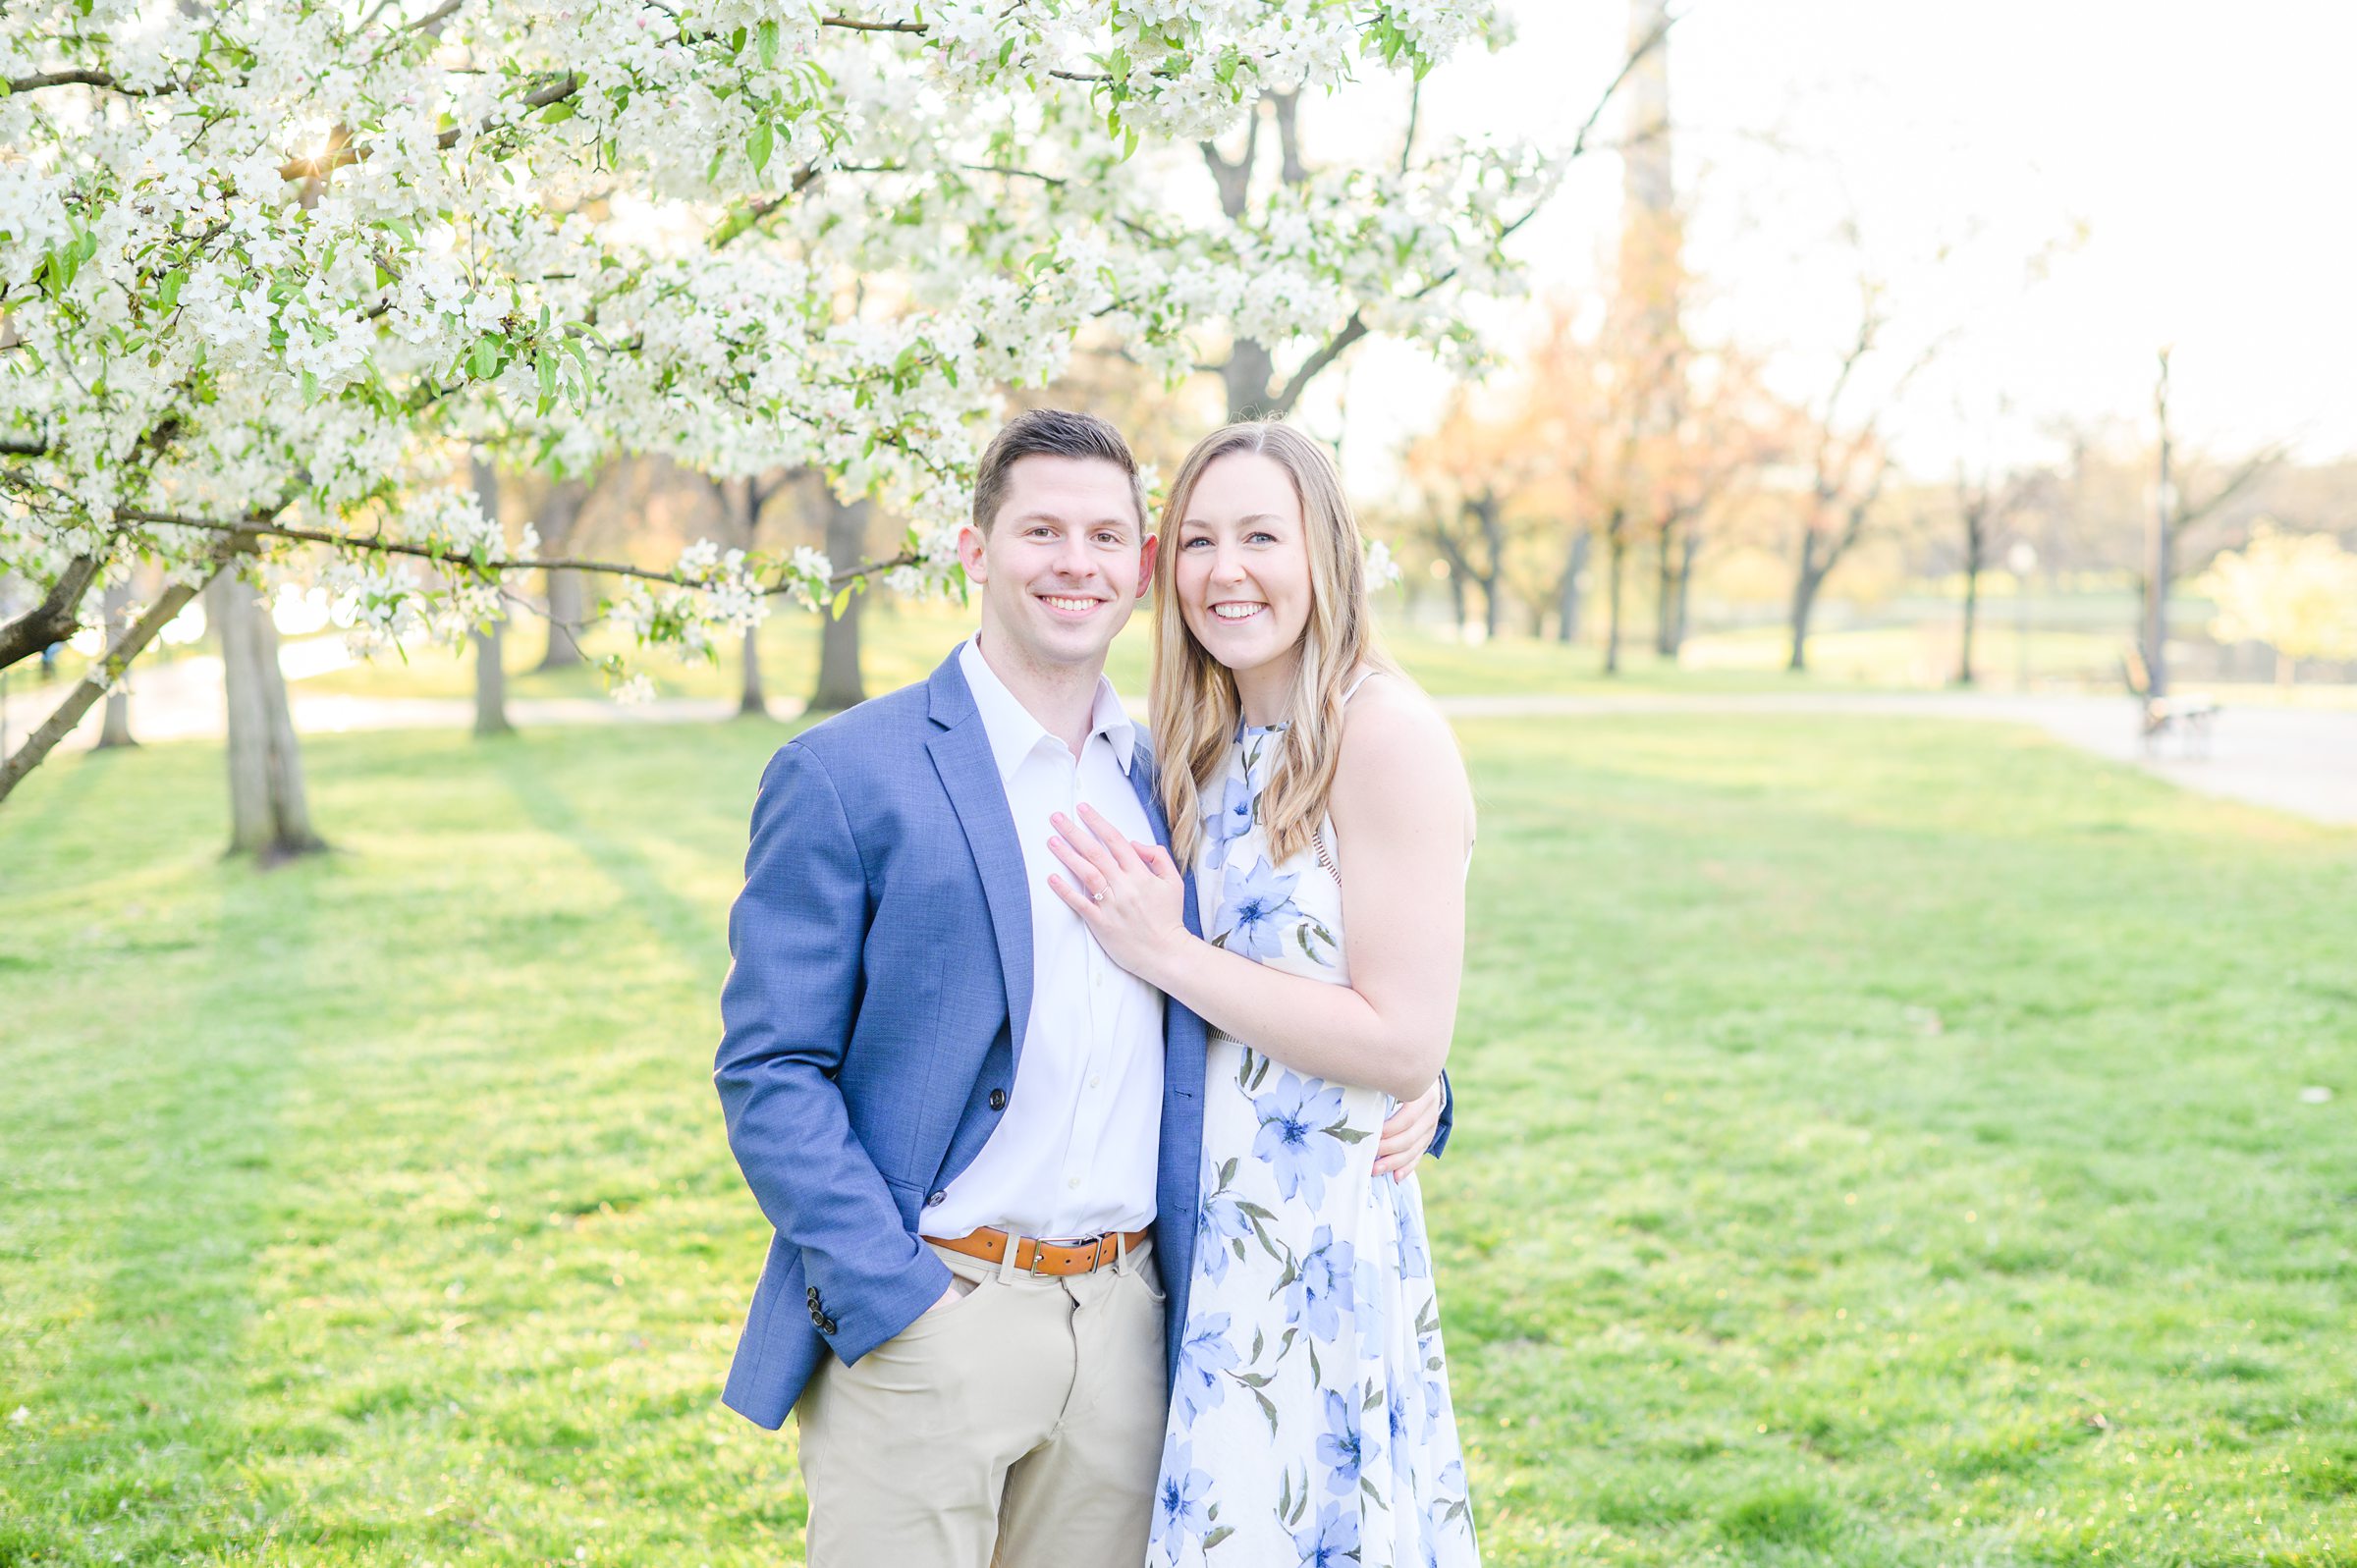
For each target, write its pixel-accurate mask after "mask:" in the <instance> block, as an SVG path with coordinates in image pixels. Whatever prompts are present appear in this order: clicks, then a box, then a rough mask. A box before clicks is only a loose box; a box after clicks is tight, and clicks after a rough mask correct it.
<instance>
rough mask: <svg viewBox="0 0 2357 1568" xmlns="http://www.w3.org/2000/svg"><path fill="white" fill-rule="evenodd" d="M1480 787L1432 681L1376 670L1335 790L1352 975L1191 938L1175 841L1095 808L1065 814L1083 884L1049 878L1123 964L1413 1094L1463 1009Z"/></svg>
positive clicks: (1316, 1068)
mask: <svg viewBox="0 0 2357 1568" xmlns="http://www.w3.org/2000/svg"><path fill="white" fill-rule="evenodd" d="M1469 799H1470V792H1469V790H1468V789H1467V787H1466V784H1465V775H1464V766H1463V764H1462V763H1461V762H1459V761H1458V759H1457V752H1456V743H1455V739H1454V737H1453V736H1452V735H1451V734H1450V732H1449V727H1448V724H1447V722H1446V721H1445V720H1443V719H1442V718H1441V716H1440V714H1439V713H1438V712H1437V711H1436V710H1434V709H1433V708H1432V706H1431V705H1430V704H1429V703H1428V702H1426V701H1425V700H1424V699H1423V698H1422V697H1421V695H1420V694H1418V693H1416V692H1415V691H1414V690H1413V689H1412V688H1409V687H1406V686H1405V685H1404V683H1402V682H1395V681H1377V682H1375V683H1374V684H1373V685H1370V686H1369V687H1367V689H1366V691H1365V692H1364V694H1363V695H1362V696H1360V697H1359V699H1358V700H1356V701H1354V702H1352V703H1351V705H1350V708H1349V710H1348V718H1347V719H1346V721H1345V723H1344V726H1343V755H1342V761H1341V764H1340V766H1339V768H1338V770H1337V772H1336V774H1335V783H1334V793H1333V797H1332V799H1331V801H1330V809H1331V811H1332V814H1333V817H1334V826H1335V835H1336V837H1337V838H1339V839H1340V840H1341V842H1340V843H1339V844H1338V845H1336V846H1334V847H1335V849H1336V851H1337V853H1338V854H1339V856H1340V863H1341V864H1342V866H1343V944H1344V950H1345V951H1346V952H1347V953H1348V955H1349V960H1350V976H1351V983H1350V984H1349V985H1347V986H1336V985H1329V984H1326V983H1324V982H1321V981H1316V980H1310V979H1306V978H1301V977H1297V976H1293V975H1288V974H1282V973H1280V972H1278V971H1277V970H1274V969H1270V968H1268V967H1266V966H1264V965H1262V964H1258V963H1255V962H1253V961H1252V960H1251V959H1249V958H1246V957H1243V956H1241V955H1239V954H1236V953H1232V952H1226V951H1223V950H1221V949H1220V948H1218V947H1214V946H1211V945H1210V944H1209V943H1207V942H1205V941H1203V940H1201V939H1200V938H1197V937H1193V936H1190V935H1189V934H1188V933H1187V931H1186V928H1185V924H1184V922H1183V919H1182V917H1181V914H1180V887H1179V882H1178V871H1177V868H1176V867H1175V866H1173V865H1172V863H1171V859H1170V856H1169V854H1168V853H1166V852H1165V851H1163V850H1161V849H1159V848H1157V847H1155V846H1153V845H1151V844H1132V843H1130V842H1128V841H1127V840H1126V839H1124V838H1122V837H1121V835H1120V834H1119V832H1118V831H1117V830H1115V829H1114V827H1113V825H1112V824H1111V823H1109V822H1107V821H1106V820H1105V819H1104V818H1102V817H1100V816H1098V815H1097V814H1096V813H1095V812H1093V811H1090V810H1089V809H1088V808H1086V807H1083V808H1082V811H1083V813H1084V820H1083V822H1082V823H1071V822H1069V821H1068V820H1067V819H1064V818H1062V817H1059V818H1057V819H1056V822H1057V827H1058V829H1059V831H1061V832H1062V833H1063V834H1064V839H1063V840H1059V841H1057V842H1056V843H1055V844H1054V845H1053V847H1054V848H1055V849H1056V852H1057V854H1058V855H1059V857H1061V858H1062V859H1063V860H1064V863H1065V865H1066V867H1067V868H1068V869H1069V870H1070V871H1071V872H1072V874H1073V878H1074V879H1076V880H1077V882H1078V883H1079V884H1080V887H1077V888H1076V887H1074V886H1073V885H1072V884H1071V882H1069V881H1068V880H1067V879H1064V878H1052V879H1050V881H1051V885H1052V886H1053V887H1054V888H1055V889H1056V892H1057V893H1058V894H1059V895H1060V896H1061V897H1063V898H1064V900H1065V901H1066V902H1067V903H1068V904H1069V905H1071V907H1072V908H1073V910H1074V911H1075V912H1077V913H1078V914H1079V915H1080V917H1081V919H1083V920H1084V921H1086V922H1087V923H1088V925H1089V928H1090V930H1091V931H1092V932H1094V933H1095V934H1096V937H1097V940H1098V942H1099V943H1100V944H1102V945H1103V946H1104V947H1105V950H1106V952H1107V953H1108V954H1109V955H1110V956H1111V957H1112V958H1113V959H1114V961H1115V962H1117V963H1119V964H1121V965H1122V966H1123V967H1124V968H1125V969H1128V970H1129V971H1130V972H1131V973H1133V974H1135V975H1137V976H1138V978H1140V979H1142V980H1144V981H1146V982H1147V983H1148V984H1150V985H1153V986H1156V987H1159V988H1160V989H1161V990H1162V991H1163V992H1164V993H1165V994H1166V995H1168V996H1170V997H1171V998H1173V999H1174V1000H1177V1001H1178V1002H1180V1003H1181V1004H1183V1005H1184V1006H1186V1007H1188V1008H1190V1009H1192V1010H1193V1011H1194V1012H1195V1013H1197V1014H1199V1015H1200V1016H1201V1017H1202V1018H1203V1019H1204V1020H1205V1021H1206V1022H1208V1023H1210V1024H1212V1025H1213V1026H1215V1027H1217V1028H1219V1029H1221V1030H1224V1031H1225V1032H1227V1033H1228V1034H1231V1035H1233V1036H1234V1037H1235V1038H1237V1039H1239V1040H1243V1041H1246V1042H1248V1043H1249V1044H1250V1045H1251V1046H1252V1048H1253V1049H1254V1050H1256V1051H1260V1052H1262V1053H1265V1054H1268V1055H1270V1056H1273V1057H1275V1058H1276V1059H1277V1060H1278V1061H1280V1062H1283V1063H1284V1064H1285V1065H1286V1066H1288V1067H1290V1068H1292V1069H1293V1070H1294V1071H1296V1072H1302V1073H1309V1074H1312V1075H1314V1076H1316V1077H1320V1078H1324V1079H1327V1080H1329V1081H1332V1082H1336V1083H1349V1084H1364V1085H1367V1086H1369V1087H1372V1088H1377V1089H1381V1090H1384V1091H1385V1092H1387V1093H1389V1094H1391V1095H1392V1096H1394V1097H1395V1098H1397V1099H1399V1100H1412V1099H1415V1098H1416V1097H1417V1096H1419V1095H1421V1094H1422V1093H1424V1091H1425V1090H1426V1089H1428V1088H1429V1087H1431V1085H1432V1082H1433V1079H1434V1078H1436V1077H1437V1076H1438V1075H1439V1073H1440V1070H1441V1065H1442V1063H1443V1061H1444V1060H1446V1058H1447V1056H1448V1054H1449V1040H1450V1035H1451V1034H1452V1032H1453V1029H1454V1027H1455V1022H1456V996H1457V987H1458V984H1459V981H1460V979H1461V975H1462V970H1463V965H1464V943H1465V934H1464V924H1465V915H1464V909H1465V893H1464V887H1465V884H1464V865H1465V861H1464V856H1465V844H1466V841H1467V839H1468V837H1469V827H1470V824H1469V820H1468V819H1469V815H1470V811H1471V806H1470V803H1469ZM1083 889H1085V891H1082V890H1083ZM1100 891H1101V892H1103V895H1104V896H1103V898H1102V900H1101V901H1092V899H1091V897H1090V894H1091V893H1094V892H1100Z"/></svg>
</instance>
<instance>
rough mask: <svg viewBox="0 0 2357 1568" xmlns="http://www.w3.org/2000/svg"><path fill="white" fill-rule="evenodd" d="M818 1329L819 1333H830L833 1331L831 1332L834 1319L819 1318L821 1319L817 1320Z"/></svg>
mask: <svg viewBox="0 0 2357 1568" xmlns="http://www.w3.org/2000/svg"><path fill="white" fill-rule="evenodd" d="M818 1331H819V1332H820V1333H822V1334H831V1333H833V1332H834V1331H835V1320H834V1319H832V1318H821V1319H819V1320H818Z"/></svg>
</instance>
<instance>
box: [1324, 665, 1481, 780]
mask: <svg viewBox="0 0 2357 1568" xmlns="http://www.w3.org/2000/svg"><path fill="white" fill-rule="evenodd" d="M1334 785H1335V793H1336V795H1337V797H1338V803H1341V797H1343V796H1345V795H1346V796H1348V797H1349V801H1348V804H1361V803H1366V802H1371V801H1373V800H1375V799H1379V798H1380V799H1387V800H1389V801H1391V802H1394V803H1397V804H1398V805H1401V806H1410V801H1411V800H1412V801H1414V802H1415V803H1416V804H1417V805H1429V804H1431V803H1432V801H1433V800H1434V799H1435V798H1437V797H1452V798H1455V799H1463V798H1464V797H1465V794H1466V784H1465V765H1464V762H1463V760H1462V759H1461V758H1460V757H1459V756H1458V755H1457V749H1456V733H1455V731H1454V730H1451V729H1450V728H1449V721H1448V719H1446V718H1445V717H1443V715H1442V713H1441V710H1440V709H1439V708H1438V707H1437V706H1435V705H1434V703H1433V700H1432V699H1431V698H1430V697H1428V696H1426V695H1425V694H1424V691H1423V689H1422V688H1421V687H1419V686H1418V685H1417V684H1416V683H1415V682H1414V681H1412V680H1410V679H1408V678H1407V677H1406V676H1402V675H1398V674H1395V673H1393V672H1390V671H1386V672H1384V673H1383V674H1382V675H1379V676H1375V677H1373V678H1371V679H1369V680H1368V681H1367V682H1366V683H1365V684H1364V685H1362V686H1360V687H1359V688H1358V691H1357V693H1356V695H1354V696H1352V697H1351V699H1350V702H1349V705H1348V706H1347V707H1345V708H1344V709H1343V751H1342V758H1341V764H1340V766H1339V767H1338V768H1337V769H1336V770H1335V781H1334ZM1344 809H1345V810H1346V809H1347V805H1345V808H1344ZM1410 809H1414V808H1413V806H1410Z"/></svg>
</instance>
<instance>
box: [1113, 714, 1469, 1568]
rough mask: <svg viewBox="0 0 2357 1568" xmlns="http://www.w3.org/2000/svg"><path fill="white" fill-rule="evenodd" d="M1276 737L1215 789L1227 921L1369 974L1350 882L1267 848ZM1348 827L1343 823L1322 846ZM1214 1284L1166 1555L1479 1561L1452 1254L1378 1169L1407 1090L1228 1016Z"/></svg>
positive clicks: (1219, 1084)
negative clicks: (1445, 1274) (1321, 1059)
mask: <svg viewBox="0 0 2357 1568" xmlns="http://www.w3.org/2000/svg"><path fill="white" fill-rule="evenodd" d="M1279 732H1280V731H1277V730H1244V731H1243V732H1242V733H1241V734H1240V735H1239V736H1238V737H1237V740H1236V743H1235V745H1234V746H1233V749H1232V750H1231V752H1230V755H1229V762H1228V767H1227V771H1226V773H1225V775H1224V776H1223V777H1222V778H1220V779H1218V780H1216V781H1213V784H1212V787H1210V788H1208V789H1206V790H1205V791H1204V800H1205V809H1204V838H1203V845H1202V848H1201V850H1200V851H1199V852H1198V854H1197V857H1196V864H1195V868H1194V870H1195V880H1196V890H1197V894H1198V896H1199V898H1200V899H1201V902H1202V907H1203V908H1204V909H1206V910H1208V911H1211V920H1210V924H1209V926H1208V928H1207V934H1208V935H1209V937H1210V938H1211V940H1212V941H1213V942H1214V943H1215V944H1217V945H1218V946H1223V947H1225V948H1227V949H1228V950H1229V951H1230V952H1233V953H1238V954H1240V955H1242V956H1244V957H1248V958H1251V959H1253V960H1254V961H1255V962H1258V963H1262V964H1266V965H1268V966H1269V967H1271V968H1274V969H1278V970H1281V971H1283V972H1285V973H1287V974H1291V975H1298V976H1305V977H1309V978H1314V979H1318V980H1324V981H1330V982H1333V983H1335V984H1338V985H1347V984H1349V980H1350V976H1349V965H1348V963H1347V961H1346V959H1345V956H1344V954H1343V946H1342V940H1341V938H1342V914H1343V908H1342V888H1341V886H1340V885H1339V884H1338V883H1337V882H1336V880H1335V876H1334V873H1333V871H1332V870H1330V869H1329V868H1328V867H1327V866H1326V865H1323V864H1321V862H1320V859H1319V856H1318V854H1317V851H1316V849H1315V848H1314V847H1312V848H1309V849H1304V850H1303V851H1301V852H1300V853H1298V854H1296V855H1293V856H1290V857H1288V858H1287V859H1286V860H1284V861H1278V860H1276V859H1274V858H1273V857H1272V856H1271V855H1270V854H1269V846H1268V837H1267V833H1266V831H1265V827H1264V825H1263V823H1262V821H1261V810H1260V804H1261V795H1262V793H1263V791H1265V790H1266V788H1267V786H1268V782H1269V781H1268V775H1269V772H1270V771H1271V765H1272V764H1273V762H1274V760H1275V755H1276V751H1277V746H1276V745H1275V744H1274V743H1273V742H1274V741H1275V738H1276V736H1277V735H1278V733H1279ZM1316 841H1322V842H1324V843H1326V844H1329V845H1331V844H1333V843H1334V842H1335V835H1334V826H1333V824H1332V823H1331V822H1327V823H1324V824H1322V825H1321V834H1320V838H1319V839H1318V840H1316ZM1210 1053H1211V1054H1210V1059H1209V1064H1208V1066H1209V1071H1208V1073H1207V1076H1206V1080H1205V1086H1204V1108H1203V1109H1204V1116H1203V1164H1202V1170H1201V1177H1200V1183H1199V1187H1198V1201H1197V1204H1196V1211H1195V1227H1196V1228H1195V1258H1194V1278H1193V1280H1192V1281H1191V1283H1190V1285H1189V1289H1188V1302H1187V1321H1186V1324H1185V1325H1184V1327H1183V1331H1182V1332H1181V1334H1180V1339H1179V1351H1178V1379H1177V1381H1176V1383H1175V1385H1174V1386H1173V1388H1172V1390H1171V1413H1170V1423H1169V1426H1168V1428H1167V1430H1166V1432H1165V1434H1164V1444H1163V1458H1162V1476H1161V1480H1160V1481H1159V1483H1158V1484H1157V1485H1156V1487H1155V1508H1154V1528H1153V1541H1152V1545H1151V1548H1150V1550H1149V1553H1148V1560H1149V1562H1150V1563H1152V1564H1154V1565H1157V1568H1179V1565H1182V1564H1183V1565H1190V1568H1191V1565H1204V1564H1207V1565H1209V1568H1343V1565H1344V1564H1356V1565H1360V1568H1474V1565H1478V1563H1479V1562H1480V1553H1479V1550H1478V1548H1477V1546H1476V1544H1475V1541H1474V1535H1473V1520H1472V1511H1471V1508H1470V1505H1469V1502H1468V1499H1467V1496H1466V1490H1465V1469H1464V1462H1463V1459H1462V1458H1461V1456H1460V1449H1459V1446H1458V1441H1457V1433H1456V1419H1455V1415H1454V1413H1453V1410H1452V1409H1451V1406H1450V1400H1449V1375H1448V1360H1447V1357H1446V1355H1445V1354H1444V1352H1443V1349H1442V1344H1441V1323H1440V1306H1439V1301H1438V1298H1437V1297H1436V1296H1435V1294H1434V1291H1433V1281H1432V1253H1431V1247H1430V1244H1429V1243H1428V1241H1427V1240H1426V1237H1425V1230H1424V1209H1423V1200H1422V1197H1421V1195H1420V1193H1419V1192H1418V1190H1417V1186H1416V1182H1415V1179H1414V1178H1413V1177H1412V1176H1411V1177H1410V1178H1409V1179H1407V1180H1406V1181H1401V1182H1395V1181H1393V1180H1391V1178H1389V1177H1388V1176H1387V1177H1383V1178H1380V1179H1379V1178H1377V1177H1375V1175H1374V1174H1373V1165H1374V1161H1375V1146H1376V1142H1377V1137H1376V1135H1377V1133H1378V1132H1379V1131H1380V1130H1381V1128H1382V1126H1383V1122H1384V1118H1385V1117H1387V1116H1388V1115H1390V1114H1391V1112H1392V1110H1393V1109H1394V1102H1393V1101H1392V1100H1391V1098H1390V1097H1389V1096H1387V1095H1385V1094H1384V1093H1382V1092H1381V1091H1380V1090H1375V1089H1363V1088H1356V1087H1352V1086H1350V1085H1345V1084H1330V1083H1327V1082H1325V1081H1324V1080H1322V1079H1318V1078H1313V1077H1308V1076H1305V1075H1303V1074H1300V1073H1296V1072H1293V1071H1291V1070H1290V1069H1288V1068H1287V1067H1285V1066H1283V1065H1281V1064H1280V1063H1278V1062H1276V1061H1274V1060H1272V1059H1270V1058H1269V1057H1267V1056H1265V1055H1262V1054H1260V1053H1258V1052H1256V1051H1254V1050H1252V1049H1251V1047H1250V1045H1249V1044H1248V1043H1246V1042H1244V1041H1241V1040H1237V1039H1234V1038H1233V1037H1230V1036H1228V1035H1224V1034H1220V1033H1217V1032H1214V1034H1213V1035H1212V1037H1211V1045H1210Z"/></svg>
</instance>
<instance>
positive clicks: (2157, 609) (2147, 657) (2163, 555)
mask: <svg viewBox="0 0 2357 1568" xmlns="http://www.w3.org/2000/svg"><path fill="white" fill-rule="evenodd" d="M2153 406H2154V411H2155V412H2156V414H2157V415H2158V416H2159V418H2158V422H2159V425H2160V430H2161V473H2160V484H2159V486H2158V488H2157V493H2156V494H2155V496H2154V500H2153V511H2152V517H2151V520H2150V522H2148V523H2147V525H2146V527H2145V564H2144V671H2145V688H2144V694H2145V696H2146V697H2148V698H2149V699H2151V700H2153V701H2155V702H2158V701H2159V700H2160V699H2162V698H2163V697H2165V696H2167V695H2168V583H2169V579H2170V578H2171V577H2172V576H2173V575H2175V570H2174V567H2173V564H2172V563H2171V562H2170V560H2169V557H2170V555H2171V554H2172V553H2173V552H2172V551H2171V549H2170V546H2171V545H2172V544H2174V543H2175V540H2174V538H2173V537H2172V536H2173V535H2174V534H2175V532H2176V517H2175V515H2174V514H2175V512H2176V505H2177V498H2176V492H2175V490H2174V489H2173V488H2172V485H2171V479H2172V475H2171V474H2170V472H2169V466H2170V460H2171V458H2172V457H2173V456H2174V455H2173V454H2172V453H2171V452H2170V450H2169V433H2168V351H2167V350H2163V351H2161V379H2160V382H2159V383H2158V385H2157V386H2156V387H2155V389H2154V392H2153Z"/></svg>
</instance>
